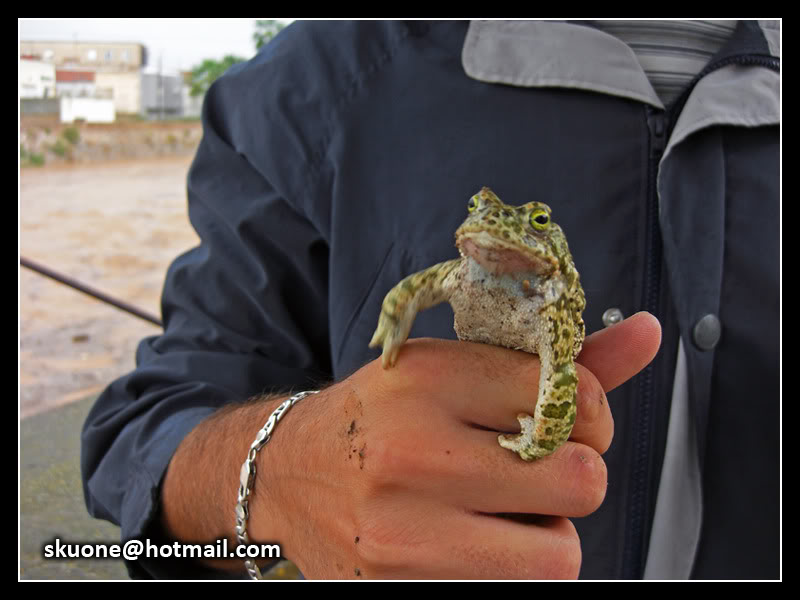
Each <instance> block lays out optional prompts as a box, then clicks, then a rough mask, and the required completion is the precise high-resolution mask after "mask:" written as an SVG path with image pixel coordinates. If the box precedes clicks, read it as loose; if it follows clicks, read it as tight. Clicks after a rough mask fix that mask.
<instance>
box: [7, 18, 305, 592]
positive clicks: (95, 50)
mask: <svg viewBox="0 0 800 600" xmlns="http://www.w3.org/2000/svg"><path fill="white" fill-rule="evenodd" d="M290 22H291V20H289V19H263V20H256V19H89V20H87V19H70V20H39V19H20V20H19V21H18V25H19V100H20V103H19V148H20V158H19V165H20V170H19V252H20V257H21V259H27V260H28V261H32V262H33V263H36V264H38V265H42V266H45V267H47V268H49V269H51V270H54V271H56V272H57V273H58V274H60V275H63V276H66V277H68V278H71V279H75V280H77V282H79V283H81V284H84V285H88V286H91V287H92V288H95V289H97V290H100V291H102V292H104V293H106V294H108V295H110V296H113V297H115V298H118V299H120V300H123V301H125V302H127V303H130V304H132V305H134V306H136V307H137V308H139V309H141V310H142V311H143V312H145V313H149V314H150V315H152V316H153V317H154V318H155V319H160V308H159V296H160V292H161V286H162V284H163V280H164V275H165V273H166V269H167V267H168V266H169V264H170V262H171V261H172V260H173V259H174V258H175V257H177V256H178V255H179V254H181V253H182V252H185V251H186V250H188V249H190V248H191V247H193V246H194V245H196V244H197V241H198V240H197V236H196V235H195V233H194V230H193V229H192V228H191V226H190V224H189V221H188V217H187V211H186V175H187V172H188V169H189V165H190V164H191V160H192V157H193V155H194V152H195V150H196V148H197V145H198V144H199V142H200V139H201V137H202V126H201V124H200V109H201V107H202V101H203V96H204V94H205V92H206V90H207V89H208V87H209V86H210V84H211V83H212V82H213V81H214V80H215V79H216V78H217V77H219V76H220V75H221V74H222V73H224V71H225V70H226V69H227V68H229V67H230V66H231V65H233V64H235V63H237V62H241V61H245V60H248V59H250V58H251V57H252V56H253V55H254V54H255V53H256V52H257V50H258V49H259V48H260V47H261V46H262V45H263V44H266V43H269V41H270V40H271V39H272V37H274V36H275V35H276V34H277V33H278V32H279V31H280V30H281V29H282V28H284V27H285V26H287V25H288V24H289V23H290ZM159 331H160V328H159V327H158V326H157V325H155V324H153V323H151V322H148V321H147V320H144V319H141V318H137V317H135V316H132V315H131V314H129V313H126V312H123V311H121V310H119V309H118V308H115V307H113V306H110V305H108V304H104V303H102V302H100V301H98V300H96V299H94V298H92V297H90V296H88V295H86V294H84V293H81V292H79V291H76V290H74V289H73V288H71V287H68V286H66V285H64V284H62V283H58V282H56V281H54V280H53V279H51V278H48V277H45V276H43V275H41V274H40V273H39V272H36V271H34V270H31V269H29V268H26V267H22V266H21V267H20V270H19V416H20V421H19V428H20V430H19V433H20V481H19V486H20V496H19V502H20V522H19V531H20V558H19V560H20V565H19V569H20V570H19V578H20V579H90V578H91V579H97V578H99V579H117V578H127V572H126V570H125V568H124V566H123V564H122V562H121V561H114V560H98V561H86V560H55V561H54V560H50V561H45V560H43V558H42V548H43V545H44V544H45V543H49V542H51V541H52V540H53V539H54V538H56V537H58V538H60V539H61V540H62V541H65V542H77V541H81V542H86V541H94V540H96V541H104V542H116V541H118V539H119V530H118V529H117V528H116V527H115V526H113V525H112V524H109V523H106V522H103V521H97V520H94V519H91V518H90V517H89V516H88V514H87V513H86V509H85V506H84V503H83V493H82V488H81V484H80V479H79V462H78V461H79V456H80V446H79V443H80V442H79V436H80V428H81V426H82V424H83V420H84V418H85V416H86V414H87V413H88V411H89V409H90V408H91V405H92V402H93V400H94V399H95V398H96V396H97V394H99V393H100V391H102V389H103V388H104V387H105V386H106V385H107V384H108V383H109V382H110V381H112V380H113V379H115V378H116V377H118V376H120V375H122V374H124V373H126V372H128V371H130V370H131V369H132V368H133V367H134V356H135V350H136V346H137V344H138V342H139V341H140V340H141V339H142V338H143V337H146V336H149V335H156V334H158V333H159ZM276 576H279V577H282V576H285V577H292V576H293V572H292V568H291V566H290V565H288V566H285V567H283V566H282V567H281V568H280V569H278V570H276Z"/></svg>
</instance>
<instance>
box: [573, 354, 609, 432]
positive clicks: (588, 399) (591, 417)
mask: <svg viewBox="0 0 800 600" xmlns="http://www.w3.org/2000/svg"><path fill="white" fill-rule="evenodd" d="M577 367H578V403H579V406H578V414H579V415H580V419H581V420H582V421H584V423H586V424H591V423H595V422H597V421H598V420H600V419H602V418H603V416H604V415H605V413H606V412H607V406H608V401H607V399H606V394H605V391H603V386H601V385H600V382H599V381H598V380H597V377H595V376H594V374H593V373H592V372H591V371H589V370H588V369H586V368H585V367H583V366H581V365H577Z"/></svg>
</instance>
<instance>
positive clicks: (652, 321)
mask: <svg viewBox="0 0 800 600" xmlns="http://www.w3.org/2000/svg"><path fill="white" fill-rule="evenodd" d="M660 345H661V323H659V321H658V319H656V318H655V317H654V316H653V315H651V314H650V313H648V312H638V313H636V314H635V315H632V316H630V317H628V318H627V319H625V320H624V321H622V322H621V323H618V324H616V325H613V326H612V327H607V328H606V329H601V330H600V331H596V332H595V333H593V334H592V335H590V336H588V337H587V338H586V341H584V343H583V350H582V351H581V353H580V355H579V356H578V362H579V363H580V364H582V365H583V366H584V367H586V368H587V369H589V370H590V371H591V372H592V373H594V375H595V377H597V380H598V381H599V382H600V385H602V386H603V389H604V390H605V391H606V392H609V391H611V390H613V389H614V388H615V387H617V386H619V385H622V384H623V383H625V382H626V381H627V380H628V379H630V378H631V377H633V376H634V375H636V374H637V373H638V372H639V371H641V370H642V369H643V368H645V367H646V366H647V365H648V364H649V363H650V361H651V360H653V358H654V357H655V355H656V353H657V352H658V348H659V346H660Z"/></svg>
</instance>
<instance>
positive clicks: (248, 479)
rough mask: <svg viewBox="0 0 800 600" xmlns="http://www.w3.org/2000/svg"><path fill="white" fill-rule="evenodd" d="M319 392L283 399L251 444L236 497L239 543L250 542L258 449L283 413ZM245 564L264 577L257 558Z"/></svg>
mask: <svg viewBox="0 0 800 600" xmlns="http://www.w3.org/2000/svg"><path fill="white" fill-rule="evenodd" d="M318 393H319V390H314V391H307V392H300V393H299V394H295V395H294V396H292V397H291V398H289V399H287V400H285V401H283V402H282V403H281V405H280V406H279V407H278V408H276V409H275V410H274V411H273V412H272V414H271V415H270V416H269V419H267V422H266V424H265V425H264V427H262V428H261V429H260V430H259V432H258V433H257V434H256V439H255V441H254V442H253V443H252V444H251V445H250V451H249V452H248V453H247V460H245V461H244V463H243V464H242V470H241V472H240V473H239V495H238V497H237V498H236V538H237V540H238V541H239V544H244V545H249V544H250V536H249V535H248V534H247V519H248V518H249V517H250V511H249V509H248V503H249V497H250V493H251V492H252V491H253V483H254V482H255V479H256V454H258V451H259V450H261V448H263V447H264V446H265V445H266V443H267V442H268V441H269V439H270V437H272V430H273V429H275V426H276V425H277V424H278V421H280V420H281V419H282V418H283V415H285V414H286V413H287V412H289V409H290V408H292V407H293V406H294V405H295V404H297V403H298V402H300V400H302V399H303V398H305V397H306V396H309V395H311V394H318ZM244 566H245V568H246V569H247V573H248V575H250V577H251V578H252V579H256V580H258V579H263V576H262V575H261V570H260V569H259V568H258V565H257V564H256V561H255V560H253V559H252V558H248V559H247V560H245V561H244Z"/></svg>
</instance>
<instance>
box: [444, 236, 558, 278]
mask: <svg viewBox="0 0 800 600" xmlns="http://www.w3.org/2000/svg"><path fill="white" fill-rule="evenodd" d="M487 241H488V240H481V239H479V238H477V237H472V236H469V237H466V238H465V239H462V240H461V243H460V244H459V249H460V250H461V253H462V255H464V256H468V257H470V258H473V259H475V261H477V262H478V264H480V265H481V266H482V267H483V268H484V269H486V270H487V271H488V272H489V273H492V274H494V275H505V274H511V273H519V274H526V273H532V274H535V275H549V274H550V273H552V272H553V270H555V269H556V268H557V266H558V262H557V261H556V260H555V259H554V258H553V257H549V256H539V255H536V254H534V253H529V254H524V253H522V252H520V251H519V250H517V249H515V248H513V247H511V246H506V245H504V244H503V243H502V242H500V241H498V240H496V239H494V238H492V239H491V241H488V243H486V242H487Z"/></svg>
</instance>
